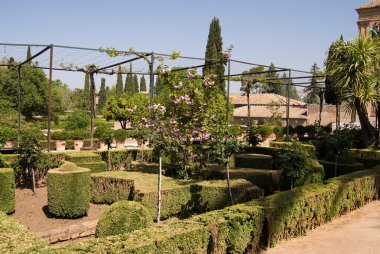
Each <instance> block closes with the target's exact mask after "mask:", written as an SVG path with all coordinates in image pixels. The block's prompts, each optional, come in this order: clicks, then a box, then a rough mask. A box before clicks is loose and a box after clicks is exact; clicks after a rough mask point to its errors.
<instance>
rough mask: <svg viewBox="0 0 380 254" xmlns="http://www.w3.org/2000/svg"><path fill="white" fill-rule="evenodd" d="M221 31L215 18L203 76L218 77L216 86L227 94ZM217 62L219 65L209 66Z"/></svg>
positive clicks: (210, 31)
mask: <svg viewBox="0 0 380 254" xmlns="http://www.w3.org/2000/svg"><path fill="white" fill-rule="evenodd" d="M221 30H222V29H221V27H220V25H219V19H218V18H216V17H214V18H213V19H212V21H211V23H210V29H209V34H208V39H207V45H206V53H205V58H206V60H205V65H206V66H205V67H204V68H203V75H210V74H214V75H217V77H218V78H219V79H218V80H217V81H216V85H217V86H218V87H219V88H220V91H221V92H222V93H223V94H225V82H224V80H223V79H222V78H221V77H222V76H223V75H224V64H223V63H222V62H221V61H220V60H221V59H222V57H223V53H222V50H223V41H222V36H221ZM215 62H217V63H216V64H213V65H210V66H207V65H209V64H212V63H215Z"/></svg>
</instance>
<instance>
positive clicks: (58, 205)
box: [47, 162, 91, 218]
mask: <svg viewBox="0 0 380 254" xmlns="http://www.w3.org/2000/svg"><path fill="white" fill-rule="evenodd" d="M90 172H91V171H90V170H89V169H87V168H79V167H77V166H76V165H75V164H74V163H71V162H65V163H64V164H63V165H62V166H61V167H59V168H57V169H51V170H49V172H48V174H47V191H48V209H49V212H50V213H51V214H53V215H55V216H57V217H64V218H75V217H80V216H84V215H86V214H87V211H88V209H89V206H90V180H91V177H90Z"/></svg>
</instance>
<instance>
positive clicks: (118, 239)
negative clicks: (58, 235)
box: [56, 221, 210, 254]
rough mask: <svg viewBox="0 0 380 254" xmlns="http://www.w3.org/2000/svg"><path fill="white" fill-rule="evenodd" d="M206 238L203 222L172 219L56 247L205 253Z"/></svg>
mask: <svg viewBox="0 0 380 254" xmlns="http://www.w3.org/2000/svg"><path fill="white" fill-rule="evenodd" d="M209 239H210V234H209V232H208V228H207V227H206V226H205V225H204V224H203V223H197V222H190V221H187V222H174V223H169V224H165V225H160V226H154V227H150V228H146V229H141V230H136V231H134V232H132V233H129V234H122V235H117V236H108V237H102V238H96V239H91V240H88V241H86V242H84V243H82V244H78V245H70V246H67V247H62V248H59V249H56V253H59V254H82V253H134V254H146V253H148V254H168V253H178V254H179V253H181V254H195V253H207V247H208V244H209Z"/></svg>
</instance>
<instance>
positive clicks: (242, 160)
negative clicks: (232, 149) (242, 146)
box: [234, 153, 273, 169]
mask: <svg viewBox="0 0 380 254" xmlns="http://www.w3.org/2000/svg"><path fill="white" fill-rule="evenodd" d="M234 157H235V158H234V159H235V167H238V168H255V169H273V157H272V156H270V155H265V154H252V153H248V154H235V155H234Z"/></svg>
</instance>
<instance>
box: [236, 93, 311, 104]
mask: <svg viewBox="0 0 380 254" xmlns="http://www.w3.org/2000/svg"><path fill="white" fill-rule="evenodd" d="M230 99H231V103H232V104H233V105H247V96H246V95H245V94H230ZM249 101H250V104H265V105H266V104H270V103H279V104H286V97H284V96H281V95H278V94H274V93H253V94H250V95H249ZM290 104H291V105H305V103H304V102H301V101H297V100H293V99H290Z"/></svg>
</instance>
